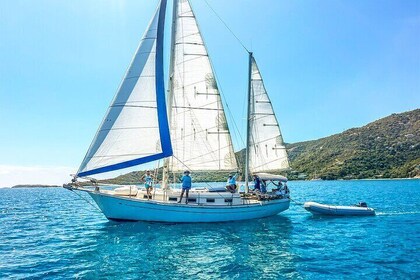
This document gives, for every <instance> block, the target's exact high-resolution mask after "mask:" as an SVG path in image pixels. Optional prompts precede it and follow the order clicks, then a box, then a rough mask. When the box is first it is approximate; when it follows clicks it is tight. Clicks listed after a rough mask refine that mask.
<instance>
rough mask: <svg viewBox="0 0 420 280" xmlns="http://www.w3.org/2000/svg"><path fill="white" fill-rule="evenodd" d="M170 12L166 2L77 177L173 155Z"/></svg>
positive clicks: (150, 27)
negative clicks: (167, 84) (166, 70)
mask: <svg viewBox="0 0 420 280" xmlns="http://www.w3.org/2000/svg"><path fill="white" fill-rule="evenodd" d="M165 10H166V0H162V1H161V3H160V6H159V7H158V9H157V11H156V14H155V16H154V17H153V19H152V21H151V22H150V24H149V28H148V30H147V31H146V33H145V35H144V36H143V39H142V41H141V43H140V46H139V48H138V49H137V52H136V54H135V55H134V58H133V61H132V62H131V65H130V67H129V69H128V72H127V74H126V75H125V77H124V80H123V82H122V84H121V86H120V88H119V89H118V92H117V94H116V96H115V97H114V100H113V101H112V103H111V106H110V107H109V109H108V111H107V113H106V115H105V118H104V119H103V121H102V124H101V126H100V127H99V130H98V132H97V133H96V136H95V138H94V139H93V142H92V144H91V146H90V148H89V150H88V152H87V154H86V156H85V158H84V160H83V162H82V164H81V166H80V168H79V171H78V174H77V176H79V177H83V176H88V175H92V174H98V173H103V172H109V171H113V170H117V169H122V168H127V167H130V166H135V165H139V164H142V163H146V162H150V161H153V160H158V159H161V158H164V157H168V156H170V155H172V147H171V140H170V132H169V126H168V119H167V108H166V102H165V89H164V78H163V33H164V32H163V31H164V23H165Z"/></svg>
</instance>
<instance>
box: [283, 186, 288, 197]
mask: <svg viewBox="0 0 420 280" xmlns="http://www.w3.org/2000/svg"><path fill="white" fill-rule="evenodd" d="M283 189H284V195H285V196H286V197H289V196H290V195H289V194H290V190H289V188H288V187H287V184H286V183H284V186H283Z"/></svg>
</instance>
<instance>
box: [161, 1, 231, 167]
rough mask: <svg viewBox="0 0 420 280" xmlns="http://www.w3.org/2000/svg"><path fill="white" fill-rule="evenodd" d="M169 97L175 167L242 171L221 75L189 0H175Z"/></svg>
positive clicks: (171, 162)
mask: <svg viewBox="0 0 420 280" xmlns="http://www.w3.org/2000/svg"><path fill="white" fill-rule="evenodd" d="M174 5H175V7H174V22H173V39H172V61H171V62H172V63H171V74H170V78H171V79H170V83H171V91H170V95H169V97H168V100H169V101H168V104H170V108H169V112H170V114H171V116H170V120H171V139H172V147H173V151H174V157H173V158H172V160H171V161H170V163H169V169H170V170H171V171H174V172H175V171H180V170H185V169H190V170H200V171H205V170H236V169H237V162H236V157H235V154H234V151H233V145H232V140H231V137H230V133H229V128H228V125H227V121H226V116H225V113H224V108H223V104H222V101H221V97H220V93H219V90H218V87H217V82H216V79H215V74H214V71H213V68H212V65H211V62H210V59H209V56H208V52H207V49H206V46H205V42H204V40H203V38H202V36H201V33H200V30H199V27H198V24H197V21H196V18H195V15H194V13H193V11H192V8H191V5H190V3H189V1H188V0H175V1H174Z"/></svg>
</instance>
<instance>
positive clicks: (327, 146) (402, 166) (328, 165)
mask: <svg viewBox="0 0 420 280" xmlns="http://www.w3.org/2000/svg"><path fill="white" fill-rule="evenodd" d="M286 147H287V150H288V153H289V158H290V162H291V166H292V171H290V172H288V174H286V175H287V176H288V177H289V179H291V180H293V179H299V178H300V179H313V178H321V179H324V180H335V179H367V178H408V177H416V176H417V177H420V109H417V110H414V111H410V112H405V113H401V114H393V115H391V116H388V117H386V118H383V119H380V120H377V121H375V122H372V123H370V124H368V125H366V126H363V127H360V128H352V129H349V130H347V131H345V132H343V133H339V134H335V135H332V136H329V137H326V138H321V139H318V140H313V141H306V142H299V143H294V144H287V145H286ZM244 154H245V151H244V150H242V151H239V152H237V153H236V155H237V158H238V162H239V163H240V164H241V165H243V161H244V158H245V157H244ZM143 174H144V171H136V172H131V173H128V174H125V175H122V176H119V177H116V178H114V179H110V180H106V181H104V182H107V183H112V184H122V183H125V184H133V183H137V182H139V180H140V178H141V176H142V175H143ZM161 174H162V172H161V171H160V172H158V179H159V180H160V179H161ZM175 176H176V177H180V176H181V174H176V175H175ZM193 176H194V181H196V182H217V181H226V178H227V176H228V173H227V172H194V173H193Z"/></svg>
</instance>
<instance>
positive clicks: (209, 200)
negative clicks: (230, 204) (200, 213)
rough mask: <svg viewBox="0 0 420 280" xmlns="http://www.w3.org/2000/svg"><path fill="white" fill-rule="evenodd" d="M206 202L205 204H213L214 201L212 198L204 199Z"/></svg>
mask: <svg viewBox="0 0 420 280" xmlns="http://www.w3.org/2000/svg"><path fill="white" fill-rule="evenodd" d="M206 202H207V203H211V202H215V200H214V198H207V199H206Z"/></svg>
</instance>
